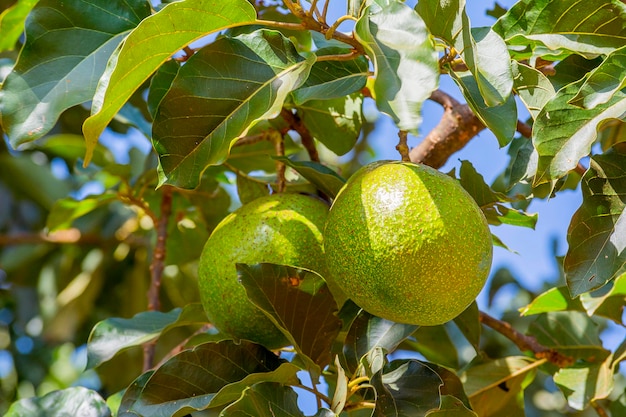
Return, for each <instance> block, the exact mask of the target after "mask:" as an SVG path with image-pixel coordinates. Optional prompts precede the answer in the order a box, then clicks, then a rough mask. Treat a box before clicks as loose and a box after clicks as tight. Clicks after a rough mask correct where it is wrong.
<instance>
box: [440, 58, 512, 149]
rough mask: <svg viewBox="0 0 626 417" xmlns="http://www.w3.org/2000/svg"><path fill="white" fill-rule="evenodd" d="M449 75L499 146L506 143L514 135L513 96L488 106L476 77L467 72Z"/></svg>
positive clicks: (452, 72) (451, 72)
mask: <svg viewBox="0 0 626 417" xmlns="http://www.w3.org/2000/svg"><path fill="white" fill-rule="evenodd" d="M450 76H451V77H452V79H453V80H454V82H455V83H456V84H457V85H458V86H459V88H461V92H462V93H463V96H464V97H465V100H466V101H467V104H468V105H469V106H470V108H471V109H472V111H473V112H474V114H476V116H477V117H478V118H479V119H480V121H481V122H483V124H484V125H485V126H487V127H488V128H489V130H491V132H492V133H493V134H494V135H495V136H496V138H497V139H498V143H499V144H500V146H505V145H507V144H508V143H509V142H510V141H511V140H512V139H513V136H514V135H515V130H516V127H517V106H516V105H515V99H514V98H513V96H509V98H508V99H507V100H506V101H505V102H504V103H503V104H501V105H499V106H492V107H488V106H487V105H486V104H485V101H484V99H483V97H482V95H481V92H480V90H479V88H478V84H477V82H476V78H474V76H473V75H472V74H471V73H470V72H469V71H464V72H455V71H452V69H450Z"/></svg>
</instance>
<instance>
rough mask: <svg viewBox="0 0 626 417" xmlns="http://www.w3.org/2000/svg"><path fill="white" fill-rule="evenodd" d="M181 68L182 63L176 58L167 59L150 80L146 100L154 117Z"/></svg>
mask: <svg viewBox="0 0 626 417" xmlns="http://www.w3.org/2000/svg"><path fill="white" fill-rule="evenodd" d="M179 69H180V64H179V63H178V62H176V61H174V60H171V61H167V62H166V63H165V64H163V65H161V67H160V68H159V69H158V70H157V71H156V72H155V73H154V76H153V77H152V79H151V80H150V89H149V92H148V100H147V101H146V102H147V105H148V111H150V116H152V119H154V118H155V117H156V113H157V109H158V108H159V105H160V104H161V100H163V97H165V94H166V93H167V92H168V91H169V89H170V87H171V86H172V82H174V79H175V78H176V74H178V70H179Z"/></svg>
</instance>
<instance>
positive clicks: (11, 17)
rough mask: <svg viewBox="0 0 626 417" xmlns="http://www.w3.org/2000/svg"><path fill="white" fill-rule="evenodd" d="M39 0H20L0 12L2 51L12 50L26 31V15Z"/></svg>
mask: <svg viewBox="0 0 626 417" xmlns="http://www.w3.org/2000/svg"><path fill="white" fill-rule="evenodd" d="M38 1H39V0H18V1H17V3H15V4H14V5H13V6H11V7H9V8H8V9H5V10H4V11H3V12H2V14H0V52H2V51H6V50H12V49H13V48H14V47H15V43H16V42H17V40H18V39H19V37H20V36H21V35H22V32H24V22H25V21H26V16H28V14H29V13H30V12H31V10H32V9H33V7H35V5H36V4H37V2H38Z"/></svg>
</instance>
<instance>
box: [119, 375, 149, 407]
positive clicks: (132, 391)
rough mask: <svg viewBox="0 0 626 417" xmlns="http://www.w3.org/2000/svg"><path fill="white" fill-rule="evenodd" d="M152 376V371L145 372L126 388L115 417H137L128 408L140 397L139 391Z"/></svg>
mask: <svg viewBox="0 0 626 417" xmlns="http://www.w3.org/2000/svg"><path fill="white" fill-rule="evenodd" d="M152 374H154V371H153V370H150V371H148V372H145V373H143V374H141V375H139V376H138V377H137V378H135V380H134V381H133V382H132V383H131V384H130V385H129V386H128V387H126V390H125V391H124V395H123V396H122V399H121V401H120V406H119V408H118V412H117V414H116V416H117V417H138V416H137V413H134V412H131V411H130V408H131V407H132V406H133V404H134V403H135V401H137V399H138V398H139V396H140V395H141V390H143V388H144V387H145V386H146V383H147V382H148V380H149V379H150V377H151V376H152Z"/></svg>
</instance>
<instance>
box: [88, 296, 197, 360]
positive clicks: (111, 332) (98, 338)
mask: <svg viewBox="0 0 626 417" xmlns="http://www.w3.org/2000/svg"><path fill="white" fill-rule="evenodd" d="M206 322H207V319H206V315H205V313H204V310H203V309H202V305H200V304H199V303H195V304H189V305H187V306H186V307H185V308H184V309H180V308H175V309H174V310H172V311H170V312H167V313H162V312H159V311H144V312H142V313H138V314H136V315H135V316H134V317H133V318H130V319H121V318H110V319H106V320H103V321H101V322H99V323H98V324H96V325H95V326H94V328H93V329H92V331H91V334H90V336H89V342H88V344H87V367H88V368H93V367H95V366H98V365H100V364H102V363H103V362H106V361H108V360H109V359H111V358H112V357H114V356H115V355H116V354H117V353H118V352H120V351H122V350H124V349H127V348H130V347H133V346H139V345H142V344H144V343H147V342H150V341H152V340H155V339H156V338H158V337H159V336H160V335H161V334H162V333H163V332H165V331H167V330H169V329H171V328H173V327H176V326H187V325H190V324H196V323H206Z"/></svg>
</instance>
